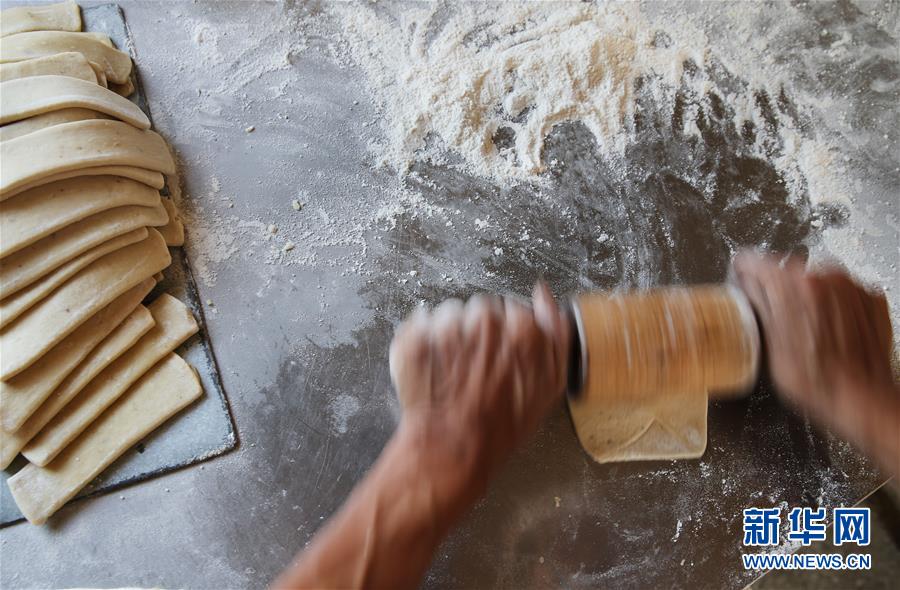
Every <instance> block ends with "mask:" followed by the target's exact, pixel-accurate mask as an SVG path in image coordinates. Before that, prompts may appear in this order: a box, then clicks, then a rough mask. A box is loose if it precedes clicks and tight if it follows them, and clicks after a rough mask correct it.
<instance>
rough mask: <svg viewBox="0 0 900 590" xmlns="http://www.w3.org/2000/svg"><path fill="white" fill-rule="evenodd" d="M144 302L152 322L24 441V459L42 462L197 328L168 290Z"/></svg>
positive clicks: (56, 452) (82, 429)
mask: <svg viewBox="0 0 900 590" xmlns="http://www.w3.org/2000/svg"><path fill="white" fill-rule="evenodd" d="M149 308H150V313H151V315H152V316H153V319H154V320H155V322H156V325H155V326H154V327H153V328H152V329H151V330H150V331H149V332H147V334H145V335H144V336H143V337H142V338H141V339H140V340H139V341H138V342H137V343H136V344H135V345H134V346H132V347H131V348H130V349H128V350H127V351H126V352H125V353H123V354H122V355H121V356H119V358H117V359H116V360H115V361H113V362H112V363H111V364H110V365H109V366H108V367H106V369H104V370H103V372H102V373H100V374H99V375H98V376H97V377H96V378H95V379H94V380H93V381H91V382H90V383H89V384H88V385H87V386H86V387H85V388H84V389H82V390H81V391H80V392H79V393H78V394H77V395H76V396H75V398H74V399H72V400H71V401H69V403H68V404H66V405H65V407H63V408H62V410H61V411H59V413H58V414H56V416H54V418H53V419H52V420H50V422H49V423H47V424H46V425H45V426H44V428H43V429H41V431H40V432H39V433H38V434H37V436H35V437H34V438H33V439H32V440H31V442H29V443H28V444H27V445H26V446H25V448H24V449H23V450H22V454H23V455H25V457H27V458H28V460H29V461H31V462H32V463H34V464H35V465H41V466H45V465H47V464H48V463H49V462H50V461H52V460H53V458H54V457H56V455H57V454H59V452H60V451H61V450H63V448H65V446H66V445H67V444H69V443H70V442H71V441H72V440H73V439H75V438H76V437H77V436H78V435H79V434H80V433H81V432H83V431H84V430H85V429H86V428H87V427H88V426H89V425H90V424H91V422H93V421H94V420H95V419H96V418H97V417H98V416H100V415H101V414H102V413H103V411H104V410H105V409H106V408H108V407H109V406H110V405H111V404H112V403H113V402H115V401H116V400H117V399H118V398H119V397H120V396H121V395H122V394H123V393H125V392H126V391H127V390H128V388H129V387H131V385H132V384H133V383H134V382H135V381H137V380H138V379H139V378H140V377H141V375H143V374H144V373H146V372H147V371H149V370H150V369H151V368H152V367H153V365H155V364H156V363H158V362H159V361H160V360H161V359H163V358H164V357H165V356H166V355H167V354H169V353H170V352H172V351H173V350H175V349H176V348H177V347H178V346H179V345H180V344H181V343H182V342H184V341H185V340H187V339H188V338H189V337H190V336H192V335H193V334H196V333H197V329H198V328H197V322H196V321H195V320H194V316H193V315H191V312H190V310H188V308H187V307H185V305H184V304H183V303H181V302H180V301H178V300H177V299H175V298H174V297H172V296H171V295H168V294H165V293H164V294H162V295H160V296H159V298H157V300H156V301H154V302H153V303H152V304H151V305H150V306H149ZM39 411H40V410H39Z"/></svg>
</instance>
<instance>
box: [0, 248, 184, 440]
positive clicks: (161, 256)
mask: <svg viewBox="0 0 900 590" xmlns="http://www.w3.org/2000/svg"><path fill="white" fill-rule="evenodd" d="M171 262H172V258H171V256H170V255H169V249H168V248H167V247H166V242H165V240H163V237H162V236H161V235H159V232H157V231H156V230H150V235H149V236H147V239H145V240H143V241H141V242H138V243H137V244H132V245H130V246H125V247H124V248H122V249H120V250H116V251H115V252H111V253H109V254H107V255H106V256H104V257H103V258H100V259H99V260H95V261H94V262H92V263H91V264H89V265H88V266H87V267H86V268H84V269H83V270H81V271H80V272H79V273H78V274H76V275H75V276H74V277H72V278H71V279H69V280H68V281H66V283H65V284H64V285H62V286H61V287H60V288H59V289H57V290H56V291H54V292H53V293H51V294H50V295H49V296H47V297H45V298H44V300H43V301H41V302H40V303H38V304H37V305H35V306H34V307H32V308H31V309H30V310H29V311H28V313H26V314H23V315H22V316H21V317H19V318H18V319H17V320H15V321H14V322H12V323H11V324H9V325H8V326H6V327H5V328H3V330H2V331H0V349H2V350H3V356H2V358H0V378H2V379H3V380H4V381H6V380H8V379H9V378H10V377H12V376H14V375H15V374H17V373H20V372H22V371H23V370H25V369H27V368H28V367H29V366H30V365H32V364H33V363H34V362H35V361H36V360H38V359H39V358H41V356H42V355H43V354H45V353H46V352H47V351H48V350H50V349H51V348H53V346H55V345H56V344H57V343H59V341H60V340H62V339H63V338H65V337H66V336H68V335H69V334H71V333H72V332H73V331H74V330H75V329H76V328H77V327H78V326H79V325H81V324H82V323H83V322H84V321H85V320H87V319H88V318H90V317H91V316H92V315H94V314H95V313H97V312H98V311H99V310H100V309H102V308H104V307H106V306H107V305H108V304H109V303H110V302H112V300H113V299H115V298H116V297H118V296H119V295H121V294H122V293H124V292H126V291H127V290H128V289H130V288H132V287H134V286H135V285H137V284H139V283H140V282H141V281H143V280H144V279H146V278H148V277H152V276H153V275H154V274H156V273H158V272H159V271H161V270H162V269H164V268H165V267H167V266H169V264H170V263H171ZM22 420H24V418H22ZM22 420H19V421H18V422H16V423H15V425H14V428H18V427H19V425H20V424H21V421H22Z"/></svg>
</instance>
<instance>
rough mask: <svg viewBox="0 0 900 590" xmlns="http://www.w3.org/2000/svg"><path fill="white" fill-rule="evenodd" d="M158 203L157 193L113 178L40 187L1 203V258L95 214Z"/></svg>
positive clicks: (142, 186)
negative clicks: (129, 206)
mask: <svg viewBox="0 0 900 590" xmlns="http://www.w3.org/2000/svg"><path fill="white" fill-rule="evenodd" d="M159 203H160V197H159V191H157V190H156V189H153V188H150V187H149V186H147V185H146V184H142V183H140V182H135V181H133V180H129V179H127V178H121V177H116V176H80V177H78V178H69V179H67V180H60V181H57V182H54V183H51V184H45V185H42V186H39V187H37V188H34V189H31V190H30V191H27V192H24V193H22V194H20V195H17V196H16V197H15V198H12V199H7V200H6V201H2V202H0V258H5V257H7V256H9V255H10V254H12V253H14V252H17V251H18V250H21V249H22V248H24V247H25V246H28V245H30V244H33V243H34V242H37V241H38V240H40V239H41V238H44V237H46V236H48V235H50V234H52V233H53V232H55V231H58V230H60V229H62V228H64V227H67V226H69V225H71V224H73V223H75V222H77V221H80V220H82V219H84V218H85V217H90V216H91V215H94V214H96V213H100V212H102V211H106V210H108V209H114V208H116V207H125V206H127V205H137V206H140V207H154V206H156V205H158V204H159Z"/></svg>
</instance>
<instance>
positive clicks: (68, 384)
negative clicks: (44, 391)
mask: <svg viewBox="0 0 900 590" xmlns="http://www.w3.org/2000/svg"><path fill="white" fill-rule="evenodd" d="M154 323H155V322H154V320H153V316H152V315H150V311H149V310H148V309H147V308H146V307H144V306H143V305H139V306H138V307H137V309H135V310H134V311H132V312H131V315H129V316H128V317H127V318H125V320H124V321H122V323H121V324H119V325H118V326H116V328H115V329H114V330H113V331H112V332H111V333H110V334H109V336H107V337H106V338H104V339H103V341H102V342H100V344H98V345H97V346H96V347H94V349H93V350H91V352H90V354H88V355H87V356H86V357H85V358H84V360H82V361H81V363H79V364H78V366H77V367H75V369H74V370H73V371H72V372H71V373H69V375H68V376H67V377H66V378H65V379H64V380H63V381H62V383H60V384H59V386H58V387H57V388H56V389H54V390H53V393H51V394H50V397H48V398H47V399H46V400H44V403H42V404H41V406H40V407H39V408H38V409H37V410H35V412H34V413H33V414H32V415H31V416H29V417H28V420H26V421H25V423H24V424H22V426H20V427H19V428H18V429H17V430H16V431H15V432H7V431H5V430H3V431H0V469H6V467H7V466H8V465H9V464H10V463H11V462H12V460H13V459H15V458H16V455H17V454H18V453H19V451H21V450H22V448H23V447H24V446H25V445H26V444H28V441H29V440H31V439H32V438H33V437H34V435H36V434H37V433H38V432H40V430H41V428H43V427H44V425H45V424H46V423H47V422H49V421H50V419H51V418H53V416H55V415H56V414H57V413H58V412H59V411H60V410H61V409H62V408H63V406H65V405H66V404H67V403H68V402H69V400H71V399H72V398H73V397H74V396H75V394H77V393H78V392H79V391H81V389H82V388H83V387H84V386H85V385H87V384H88V383H89V382H90V381H91V379H93V378H94V377H96V376H97V374H98V373H100V371H102V370H103V369H104V368H106V367H107V366H108V365H109V364H110V363H111V362H113V361H114V360H115V359H116V358H118V357H119V356H120V355H121V354H122V353H123V352H125V351H126V350H128V349H129V348H131V347H132V346H133V345H134V343H135V342H137V341H138V339H139V338H140V337H141V336H143V335H144V334H146V333H147V332H148V331H149V330H150V328H152V327H153V325H154Z"/></svg>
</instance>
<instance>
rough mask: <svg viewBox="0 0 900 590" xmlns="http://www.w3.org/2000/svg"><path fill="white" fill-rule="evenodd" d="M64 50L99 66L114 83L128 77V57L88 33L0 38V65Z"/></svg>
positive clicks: (31, 33) (129, 62)
mask: <svg viewBox="0 0 900 590" xmlns="http://www.w3.org/2000/svg"><path fill="white" fill-rule="evenodd" d="M66 51H75V52H77V53H80V54H82V55H84V57H86V58H87V60H88V61H91V62H94V63H96V64H99V65H100V66H101V67H102V68H103V73H104V74H106V77H107V78H108V79H109V80H111V81H113V82H115V83H116V84H122V83H124V82H125V80H127V79H128V76H129V75H130V74H131V57H129V55H128V54H127V53H124V52H122V51H119V50H118V49H115V48H113V47H112V44H111V43H105V42H103V41H98V40H97V37H96V36H95V35H92V34H91V33H71V32H66V31H33V32H30V33H18V34H16V35H10V36H9V37H3V38H2V39H0V63H10V62H19V61H23V60H26V59H34V58H36V57H45V56H48V55H53V54H55V53H63V52H66Z"/></svg>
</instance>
